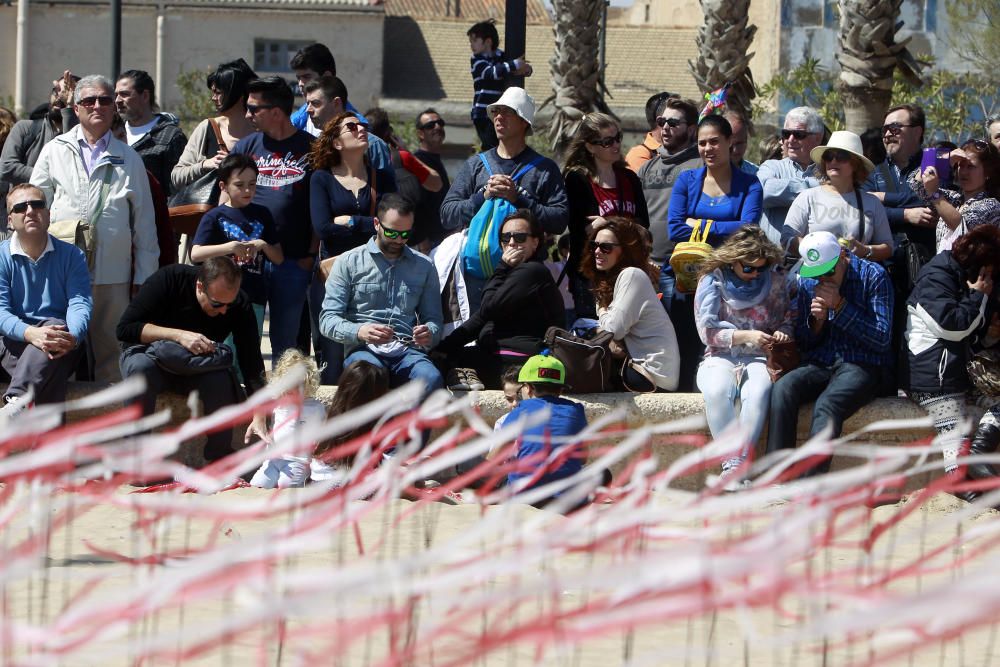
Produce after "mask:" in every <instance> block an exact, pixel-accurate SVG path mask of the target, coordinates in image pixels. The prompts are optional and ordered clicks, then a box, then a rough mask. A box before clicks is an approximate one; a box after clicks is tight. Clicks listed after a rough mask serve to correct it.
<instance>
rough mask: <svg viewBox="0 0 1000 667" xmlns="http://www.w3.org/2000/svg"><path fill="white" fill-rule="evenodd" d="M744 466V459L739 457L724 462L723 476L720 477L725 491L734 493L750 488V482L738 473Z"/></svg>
mask: <svg viewBox="0 0 1000 667" xmlns="http://www.w3.org/2000/svg"><path fill="white" fill-rule="evenodd" d="M742 465H743V459H741V458H740V457H738V456H737V457H733V458H731V459H726V460H725V461H723V462H722V474H720V475H719V482H720V483H721V484H722V490H723V491H728V492H730V493H733V492H735V491H740V490H742V489H746V488H748V487H749V486H750V480H748V479H744V478H743V476H742V475H741V474H740V473H739V472H738V471H739V468H740V466H742Z"/></svg>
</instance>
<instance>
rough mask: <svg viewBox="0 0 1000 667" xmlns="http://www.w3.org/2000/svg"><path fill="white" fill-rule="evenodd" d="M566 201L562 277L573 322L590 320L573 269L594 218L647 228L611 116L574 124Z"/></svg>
mask: <svg viewBox="0 0 1000 667" xmlns="http://www.w3.org/2000/svg"><path fill="white" fill-rule="evenodd" d="M563 178H565V179H566V197H567V199H568V200H569V225H568V229H569V260H568V262H567V264H566V266H567V271H566V275H567V276H568V278H569V285H570V291H571V293H572V294H573V300H574V302H575V308H576V314H577V317H587V318H592V319H593V318H596V317H597V315H596V311H595V308H594V299H593V296H592V293H591V292H590V286H589V285H587V284H586V283H585V282H584V281H581V280H580V277H579V272H578V268H577V267H579V266H580V260H581V259H583V256H584V251H585V246H586V244H587V232H589V231H590V225H591V223H592V222H593V221H594V220H595V219H597V218H603V217H607V216H618V217H623V218H630V219H632V220H634V221H635V222H636V223H637V224H639V225H641V226H643V227H646V228H648V227H649V212H648V211H647V209H646V198H645V197H644V196H643V193H642V183H641V182H640V181H639V177H638V176H636V175H635V173H634V172H632V171H631V170H630V169H628V168H627V167H626V166H625V161H624V160H623V159H622V131H621V128H620V127H619V126H618V123H617V122H616V121H615V119H614V118H612V117H611V116H609V115H607V114H604V113H589V114H587V115H586V116H584V117H583V120H582V121H580V127H579V129H577V131H576V135H574V137H573V140H572V141H571V142H570V144H569V148H568V149H567V151H566V166H565V168H564V169H563Z"/></svg>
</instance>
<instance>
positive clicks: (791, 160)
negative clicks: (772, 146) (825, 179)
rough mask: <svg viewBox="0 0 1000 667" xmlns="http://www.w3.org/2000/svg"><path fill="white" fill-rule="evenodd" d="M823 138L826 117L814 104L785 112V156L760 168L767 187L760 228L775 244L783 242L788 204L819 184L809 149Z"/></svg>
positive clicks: (782, 138)
mask: <svg viewBox="0 0 1000 667" xmlns="http://www.w3.org/2000/svg"><path fill="white" fill-rule="evenodd" d="M822 141H823V119H822V118H821V117H820V115H819V112H817V111H816V110H815V109H813V108H812V107H796V108H794V109H792V110H791V111H789V112H788V113H787V114H786V115H785V124H784V126H783V127H782V130H781V148H782V151H784V154H785V157H784V158H783V159H781V160H767V161H766V162H764V164H762V165H760V169H759V170H758V171H757V180H759V181H760V184H761V186H762V187H763V188H764V212H763V215H762V216H761V218H760V228H761V229H763V230H764V233H766V234H767V238H769V239H770V240H771V241H772V242H773V243H777V244H780V243H781V230H782V229H783V228H784V226H785V216H786V215H787V214H788V207H790V206H791V205H792V202H793V201H795V198H796V197H798V196H799V193H800V192H802V191H803V190H808V189H809V188H813V187H816V186H817V185H819V179H818V178H817V177H816V174H815V168H814V166H813V162H812V158H811V157H809V153H810V151H812V149H814V148H816V147H817V146H819V145H820V143H821V142H822Z"/></svg>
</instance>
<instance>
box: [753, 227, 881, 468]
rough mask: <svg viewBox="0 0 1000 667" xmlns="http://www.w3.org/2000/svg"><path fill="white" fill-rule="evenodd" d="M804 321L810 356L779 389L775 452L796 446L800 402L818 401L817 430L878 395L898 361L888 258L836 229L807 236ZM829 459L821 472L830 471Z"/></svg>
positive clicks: (799, 334) (804, 347)
mask: <svg viewBox="0 0 1000 667" xmlns="http://www.w3.org/2000/svg"><path fill="white" fill-rule="evenodd" d="M799 252H801V254H802V268H801V269H800V270H799V293H798V313H799V314H798V322H797V323H796V327H795V340H797V341H798V343H799V350H800V352H801V354H802V362H801V365H800V366H799V367H798V368H795V369H793V370H791V371H789V372H788V374H787V375H785V376H784V377H782V378H781V379H780V380H778V381H777V382H776V383H775V384H774V387H773V388H772V389H771V421H770V425H769V427H768V435H767V451H768V453H770V452H773V451H777V450H779V449H783V448H788V447H794V446H795V433H796V430H797V425H798V417H799V406H801V405H802V404H803V403H808V402H809V401H816V405H815V406H814V407H813V418H812V426H811V427H810V429H809V435H810V437H812V436H814V435H816V434H817V433H819V432H820V431H822V430H823V429H824V428H825V427H826V426H827V425H830V426H831V427H832V429H833V433H832V437H834V438H836V437H839V436H840V432H841V429H842V427H843V424H844V421H845V420H846V419H847V418H848V417H850V416H851V415H853V414H854V413H855V412H857V411H858V410H859V409H860V408H861V407H863V406H864V405H865V404H867V403H868V402H869V401H871V400H872V399H873V398H874V397H875V394H876V391H877V390H878V388H879V385H880V383H881V380H882V371H883V369H885V368H888V367H889V366H890V365H891V363H892V355H891V353H890V344H889V343H890V334H891V329H892V326H891V323H892V299H893V297H892V283H891V281H890V280H889V277H888V275H887V274H886V272H885V269H883V268H882V267H881V266H879V265H878V264H876V263H875V262H870V261H868V260H864V259H861V258H860V257H857V256H856V255H854V254H853V253H851V252H848V251H847V250H846V249H844V248H843V247H842V246H841V245H840V243H839V242H838V241H837V238H836V237H835V236H834V235H833V234H831V233H830V232H812V233H811V234H806V235H805V236H804V237H803V238H802V241H801V242H800V243H799ZM829 468H830V462H829V461H826V462H824V463H823V464H822V465H821V466H818V467H817V468H816V469H814V472H826V471H827V470H829Z"/></svg>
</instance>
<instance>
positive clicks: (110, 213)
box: [31, 125, 160, 285]
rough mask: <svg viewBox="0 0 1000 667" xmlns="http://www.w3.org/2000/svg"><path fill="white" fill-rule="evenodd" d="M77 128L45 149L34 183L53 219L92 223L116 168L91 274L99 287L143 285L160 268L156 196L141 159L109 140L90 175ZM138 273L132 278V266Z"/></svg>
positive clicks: (102, 217) (100, 226) (32, 178)
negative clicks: (107, 177) (108, 175)
mask: <svg viewBox="0 0 1000 667" xmlns="http://www.w3.org/2000/svg"><path fill="white" fill-rule="evenodd" d="M82 131H83V130H82V128H81V127H80V126H79V125H77V126H76V127H74V128H73V129H72V130H70V131H69V132H67V133H65V134H61V135H59V136H58V137H56V138H55V139H53V140H52V141H50V142H49V143H48V144H46V145H45V147H44V148H43V149H42V152H41V154H40V155H39V156H38V162H36V163H35V168H34V171H33V172H32V174H31V184H32V185H35V186H38V187H39V188H41V190H42V192H44V193H45V198H46V199H47V200H48V201H49V204H50V209H51V219H52V221H53V222H55V221H57V220H69V219H77V218H82V219H89V217H90V215H91V212H92V210H93V207H95V206H97V205H98V202H99V201H100V198H101V187H102V185H103V183H102V178H103V176H104V174H105V171H106V170H108V169H113V170H114V175H113V176H112V178H111V189H110V190H109V192H108V199H107V203H106V205H105V207H104V213H103V214H102V215H101V217H100V219H99V220H98V221H97V252H96V255H95V258H94V271H93V275H91V276H90V279H91V281H92V282H93V284H95V285H114V284H120V283H127V282H128V281H129V277H130V276H131V278H132V282H133V283H134V284H136V285H141V284H142V283H143V282H144V281H145V280H146V278H148V277H149V276H150V275H152V273H153V272H154V271H156V269H157V266H158V260H159V257H160V248H159V245H158V244H157V240H156V220H155V217H154V216H155V212H154V210H153V198H152V196H151V195H150V193H149V177H148V176H147V175H146V167H145V166H144V165H143V163H142V158H140V157H139V154H138V153H136V152H135V151H134V150H132V149H131V148H129V147H128V146H127V145H126V144H124V143H123V142H121V141H119V140H117V139H115V138H114V137H110V141H109V142H108V150H107V154H105V155H104V156H103V157H102V158H101V159H100V160H99V161H98V162H97V164H96V165H95V166H94V170H93V172H91V174H90V176H87V170H86V169H85V168H84V166H83V158H82V157H81V156H80V150H79V147H78V143H77V142H78V141H79V139H80V137H81V136H82ZM133 263H134V265H135V273H134V275H132V265H133Z"/></svg>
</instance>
